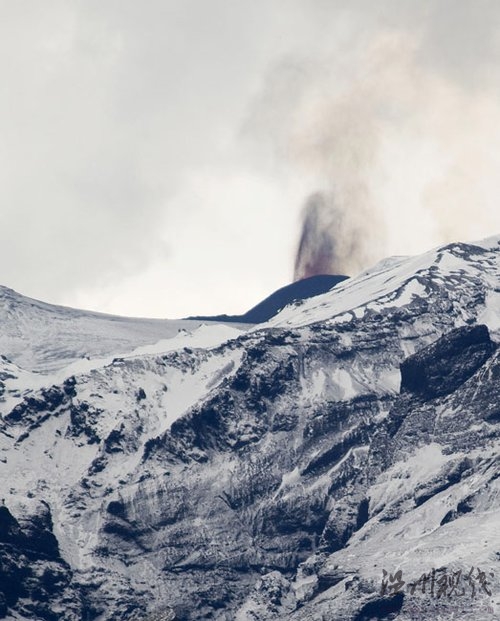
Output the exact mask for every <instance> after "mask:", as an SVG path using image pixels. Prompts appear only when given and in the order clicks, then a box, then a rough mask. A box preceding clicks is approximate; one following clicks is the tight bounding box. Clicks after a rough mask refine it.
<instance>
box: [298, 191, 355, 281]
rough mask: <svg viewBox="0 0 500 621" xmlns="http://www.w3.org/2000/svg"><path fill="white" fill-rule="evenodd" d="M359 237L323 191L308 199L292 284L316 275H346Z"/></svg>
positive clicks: (330, 197) (331, 199)
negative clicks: (347, 225)
mask: <svg viewBox="0 0 500 621" xmlns="http://www.w3.org/2000/svg"><path fill="white" fill-rule="evenodd" d="M358 240H359V236H358V235H357V231H354V230H353V229H352V226H351V227H349V228H347V227H346V224H345V218H344V216H343V214H342V212H341V211H340V210H339V209H337V208H336V207H335V203H334V200H333V197H332V196H331V195H330V194H327V193H324V192H316V193H314V194H312V195H311V196H309V198H308V199H307V201H306V204H305V206H304V210H303V224H302V233H301V236H300V242H299V246H298V249H297V255H296V258H295V271H294V281H297V280H301V279H302V278H309V277H310V276H316V275H319V274H346V273H347V272H348V271H349V268H350V266H351V263H352V262H351V258H352V256H353V255H355V254H356V253H357V252H358V251H359V241H358Z"/></svg>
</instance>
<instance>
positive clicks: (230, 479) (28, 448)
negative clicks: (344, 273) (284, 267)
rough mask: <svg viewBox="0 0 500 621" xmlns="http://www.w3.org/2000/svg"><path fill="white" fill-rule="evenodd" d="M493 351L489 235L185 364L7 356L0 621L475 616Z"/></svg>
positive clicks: (304, 308) (496, 245)
mask: <svg viewBox="0 0 500 621" xmlns="http://www.w3.org/2000/svg"><path fill="white" fill-rule="evenodd" d="M214 328H215V329H217V330H229V328H227V327H224V326H214ZM26 329H27V330H29V325H28V327H27V328H26ZM499 338H500V239H499V238H492V239H490V240H486V241H485V242H481V243H478V244H452V245H448V246H445V247H443V248H439V249H437V250H434V251H431V252H429V253H426V254H425V255H422V256H420V257H411V258H393V259H390V260H387V261H384V262H382V263H380V264H378V265H377V266H375V267H374V268H373V269H372V270H369V271H368V272H366V273H364V274H361V275H360V276H359V277H357V278H353V279H349V280H346V281H344V282H342V283H340V284H338V285H337V286H336V287H335V289H334V290H332V291H331V292H328V293H325V294H323V295H320V296H317V297H315V298H311V299H309V300H306V301H304V302H302V303H298V304H296V305H295V306H289V307H287V308H285V309H284V310H283V311H282V312H281V313H279V314H278V315H277V316H276V317H274V318H273V319H271V320H270V322H268V323H267V324H264V325H262V326H257V327H255V328H253V329H250V330H248V331H246V332H245V333H240V332H237V331H235V332H232V333H229V332H219V333H218V334H217V338H214V339H213V340H212V341H211V342H210V343H206V342H205V343H202V342H201V341H198V344H200V343H201V345H202V346H196V343H197V341H196V338H194V339H192V343H194V346H193V345H192V344H191V343H189V344H186V341H185V340H182V339H181V341H179V342H178V343H177V346H172V344H170V346H169V347H166V344H165V342H163V343H162V344H160V345H158V347H156V348H153V350H150V351H149V353H148V352H147V351H145V352H142V353H141V352H140V351H137V350H136V351H135V353H132V354H130V355H120V356H114V358H109V359H103V360H94V361H93V364H90V365H89V366H88V368H86V369H82V368H79V369H77V371H78V372H75V367H74V366H73V367H70V368H65V369H64V368H63V369H59V370H58V371H57V374H56V375H54V374H52V375H49V374H48V373H46V374H45V375H41V374H40V373H33V370H34V369H33V368H31V369H27V370H23V369H21V368H20V367H19V366H17V365H19V364H20V361H19V358H18V359H17V360H14V362H13V361H11V359H12V358H14V356H13V355H12V352H13V351H14V350H15V347H18V344H16V342H14V341H11V349H10V350H9V347H8V343H6V342H5V341H4V343H3V345H4V351H3V354H4V356H6V358H3V359H2V360H1V361H0V367H1V369H0V371H1V375H0V379H1V384H0V387H1V392H2V397H1V398H2V402H1V403H0V407H1V412H2V420H1V421H0V476H1V479H0V480H1V482H2V483H1V485H2V489H1V491H2V493H1V496H2V497H3V498H4V499H5V500H4V502H5V506H4V507H0V546H1V547H2V556H1V560H0V618H12V619H35V618H36V619H67V620H68V621H73V620H77V619H78V620H80V619H81V620H83V621H85V620H87V619H88V620H92V619H96V620H100V621H111V620H113V621H115V620H116V621H117V620H118V619H120V620H128V619H130V620H132V619H169V620H170V619H178V620H181V619H183V620H186V621H187V620H195V619H196V620H201V619H217V620H220V621H222V620H227V621H229V620H237V621H250V620H259V621H260V620H262V621H266V620H271V619H273V620H274V619H276V620H277V619H289V620H290V621H291V620H297V621H299V620H300V621H306V620H307V621H313V620H314V621H319V620H328V621H334V620H339V621H340V620H342V621H348V620H352V621H361V620H363V619H374V618H375V619H389V618H398V619H402V620H409V619H416V620H420V619H421V620H424V619H429V618H435V619H439V618H442V619H451V618H461V619H477V618H480V619H490V618H491V619H493V618H495V616H494V615H497V616H498V615H499V614H500V585H499V577H500V531H499V530H498V524H499V522H500V502H499V485H500V482H499V475H500V468H499V461H498V455H499V432H498V424H499V422H500V409H499V408H500V394H499V392H500V388H499V378H500V352H499V349H498V347H497V343H498V342H499ZM60 345H61V347H64V338H62V339H61V343H60ZM162 350H163V351H162ZM108 353H109V354H110V355H111V352H108ZM28 358H29V351H26V352H25V359H28ZM16 362H17V364H15V363H16ZM91 362H92V361H91ZM21 366H22V365H21ZM398 572H401V573H398ZM424 575H425V578H423V576H424ZM13 585H16V586H15V588H14V587H13ZM431 587H432V591H431ZM424 590H425V591H424ZM462 591H463V592H462ZM2 615H3V617H2Z"/></svg>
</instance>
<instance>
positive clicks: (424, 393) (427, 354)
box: [401, 325, 495, 399]
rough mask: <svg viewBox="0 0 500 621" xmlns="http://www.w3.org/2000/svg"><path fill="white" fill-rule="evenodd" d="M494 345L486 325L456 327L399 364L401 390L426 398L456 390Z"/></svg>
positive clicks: (486, 357)
mask: <svg viewBox="0 0 500 621" xmlns="http://www.w3.org/2000/svg"><path fill="white" fill-rule="evenodd" d="M494 349H495V345H494V344H493V343H492V341H491V339H490V335H489V332H488V328H487V327H486V326H485V325H475V326H464V327H462V328H456V329H455V330H452V331H451V332H449V333H448V334H446V335H445V336H444V337H443V338H441V339H439V341H438V342H437V343H434V344H432V345H429V346H428V347H426V348H424V349H423V350H420V351H419V352H417V353H416V354H413V356H410V357H409V358H407V359H406V360H404V361H403V362H402V364H401V391H402V392H405V391H408V392H412V393H414V394H416V395H419V396H421V397H422V398H425V399H433V398H434V397H441V396H443V395H447V394H449V393H451V392H453V391H454V390H456V389H457V388H458V387H459V386H460V385H461V384H463V383H464V382H465V381H466V380H468V379H469V377H471V376H472V375H473V374H474V373H475V372H476V371H477V370H478V369H479V367H481V366H482V365H483V364H484V363H485V362H486V360H487V359H488V358H489V357H490V356H491V354H492V353H493V351H494Z"/></svg>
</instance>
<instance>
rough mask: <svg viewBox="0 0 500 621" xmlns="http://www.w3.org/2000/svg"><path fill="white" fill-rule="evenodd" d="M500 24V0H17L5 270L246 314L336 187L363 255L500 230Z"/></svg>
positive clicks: (142, 301)
mask: <svg viewBox="0 0 500 621" xmlns="http://www.w3.org/2000/svg"><path fill="white" fill-rule="evenodd" d="M499 33H500V3H498V2H497V1H496V0H491V1H489V0H432V1H429V2H425V1H424V0H414V1H413V0H412V1H405V0H385V1H384V0H379V1H378V2H373V1H371V0H366V1H364V0H359V1H357V2H356V1H354V2H352V1H350V2H347V1H343V2H340V1H335V0H271V1H269V0H267V1H264V0H252V1H251V2H250V1H248V0H225V1H222V0H179V1H171V0H148V1H146V2H139V1H137V0H134V1H132V0H100V1H93V0H81V1H77V0H61V1H56V0H45V1H44V2H39V1H38V0H0V77H1V80H0V201H1V203H0V266H1V267H0V283H1V284H4V285H7V286H10V287H13V288H15V289H16V290H18V291H20V292H22V293H24V294H26V295H30V296H32V297H37V298H40V299H44V300H46V301H52V302H58V303H65V304H70V305H73V306H84V307H87V308H92V309H96V310H102V311H106V312H115V313H121V314H129V315H133V314H135V315H144V316H169V317H175V316H182V315H186V314H193V313H209V312H238V311H244V310H246V309H247V308H248V307H250V306H252V305H253V304H254V303H256V302H257V301H258V300H259V299H260V298H262V297H263V296H265V295H267V294H268V293H270V292H271V291H272V290H273V289H275V288H277V287H279V286H282V285H284V284H285V283H287V282H290V281H291V279H292V277H293V269H294V254H295V249H296V246H297V244H298V241H299V237H300V217H301V213H302V209H303V205H304V204H305V203H306V202H307V200H308V199H309V197H310V196H311V195H312V194H315V193H317V192H323V193H325V195H328V196H333V197H334V198H333V201H332V202H334V203H335V209H336V210H340V212H341V214H342V217H341V221H342V229H341V230H340V233H341V235H342V239H344V240H345V239H349V236H351V237H352V238H353V239H355V240H356V243H355V244H354V246H355V248H356V252H349V253H345V256H344V257H343V258H342V259H341V261H340V263H339V264H338V265H339V269H343V270H344V271H347V272H349V273H355V272H356V271H358V270H360V269H363V268H365V267H367V266H368V265H369V264H370V263H371V262H373V261H376V260H378V259H380V258H382V257H383V256H386V255H388V254H406V253H414V252H420V251H422V250H425V249H427V248H429V247H430V246H432V245H436V244H438V243H442V242H445V241H451V240H453V239H463V240H473V239H475V238H481V237H486V236H489V235H493V234H496V233H500V209H498V204H497V203H498V199H499V197H500V176H499V175H498V170H500V167H499V164H500V162H499V160H500V39H499ZM327 220H328V219H327ZM332 227H333V229H335V223H334V224H333V225H332ZM337 234H339V230H332V235H334V236H335V235H337ZM344 245H345V246H346V247H348V248H352V247H354V246H353V245H352V244H350V243H346V244H344Z"/></svg>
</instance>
